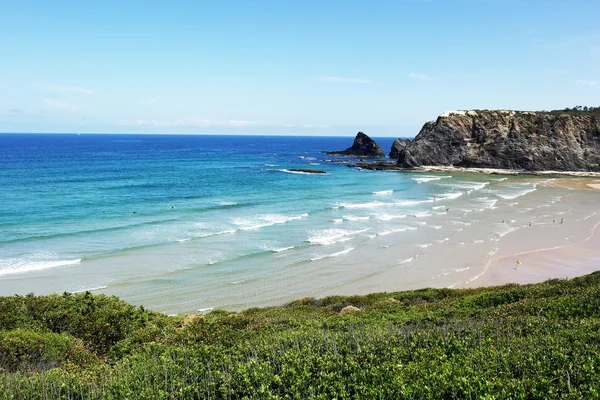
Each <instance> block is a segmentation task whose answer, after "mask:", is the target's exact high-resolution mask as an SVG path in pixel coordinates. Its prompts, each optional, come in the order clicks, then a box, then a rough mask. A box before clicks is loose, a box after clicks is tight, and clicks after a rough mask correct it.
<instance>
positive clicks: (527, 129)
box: [398, 110, 600, 171]
mask: <svg viewBox="0 0 600 400" xmlns="http://www.w3.org/2000/svg"><path fill="white" fill-rule="evenodd" d="M398 166H399V167H402V168H416V167H421V166H455V167H466V168H502V169H515V170H525V171H600V116H598V115H596V114H592V113H586V112H580V113H573V112H563V111H549V112H548V111H541V112H524V111H505V110H498V111H489V110H485V111H450V112H447V113H444V114H442V115H440V116H439V117H438V118H437V120H435V121H430V122H427V123H426V124H425V125H424V126H423V128H422V129H421V131H420V132H419V134H418V135H417V136H416V137H415V139H414V140H412V141H410V142H408V143H406V146H405V147H404V148H403V149H401V150H400V152H399V156H398Z"/></svg>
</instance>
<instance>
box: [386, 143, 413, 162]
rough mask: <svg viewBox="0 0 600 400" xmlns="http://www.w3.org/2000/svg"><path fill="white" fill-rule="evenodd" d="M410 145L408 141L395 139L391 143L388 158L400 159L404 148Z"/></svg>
mask: <svg viewBox="0 0 600 400" xmlns="http://www.w3.org/2000/svg"><path fill="white" fill-rule="evenodd" d="M409 143H410V139H396V140H394V143H392V148H391V150H390V153H389V155H390V158H395V159H396V160H397V159H398V157H400V152H401V151H402V150H404V149H405V148H406V146H407V145H408V144H409Z"/></svg>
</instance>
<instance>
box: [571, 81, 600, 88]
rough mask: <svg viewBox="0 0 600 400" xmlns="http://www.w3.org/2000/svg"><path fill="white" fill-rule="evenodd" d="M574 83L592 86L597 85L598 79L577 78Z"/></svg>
mask: <svg viewBox="0 0 600 400" xmlns="http://www.w3.org/2000/svg"><path fill="white" fill-rule="evenodd" d="M575 83H577V84H578V85H585V86H589V87H594V86H597V85H598V81H596V80H593V81H585V80H581V79H580V80H577V81H575Z"/></svg>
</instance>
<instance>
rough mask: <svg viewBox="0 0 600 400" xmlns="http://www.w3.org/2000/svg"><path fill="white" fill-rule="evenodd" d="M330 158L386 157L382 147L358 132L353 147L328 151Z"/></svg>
mask: <svg viewBox="0 0 600 400" xmlns="http://www.w3.org/2000/svg"><path fill="white" fill-rule="evenodd" d="M327 155H328V156H355V157H385V153H384V152H383V150H382V149H381V147H380V146H379V145H378V144H377V143H376V142H375V141H374V140H373V139H371V138H370V137H368V136H367V135H365V134H364V133H362V132H358V133H357V134H356V137H355V138H354V143H353V144H352V147H348V148H347V149H346V150H341V151H328V152H327Z"/></svg>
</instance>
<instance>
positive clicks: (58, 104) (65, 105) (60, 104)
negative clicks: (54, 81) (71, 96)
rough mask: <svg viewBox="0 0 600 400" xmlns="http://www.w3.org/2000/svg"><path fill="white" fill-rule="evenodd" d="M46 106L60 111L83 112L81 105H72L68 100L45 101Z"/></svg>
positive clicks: (49, 99)
mask: <svg viewBox="0 0 600 400" xmlns="http://www.w3.org/2000/svg"><path fill="white" fill-rule="evenodd" d="M44 104H45V105H47V106H48V107H52V108H56V109H58V110H65V111H77V110H81V109H82V108H83V107H82V106H80V105H79V104H75V103H71V102H69V101H66V100H60V99H52V98H47V99H44Z"/></svg>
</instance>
